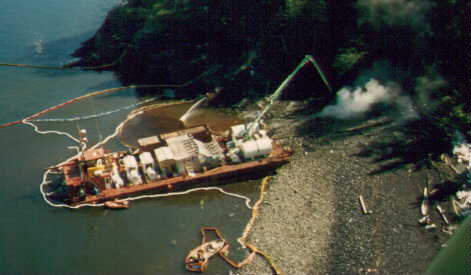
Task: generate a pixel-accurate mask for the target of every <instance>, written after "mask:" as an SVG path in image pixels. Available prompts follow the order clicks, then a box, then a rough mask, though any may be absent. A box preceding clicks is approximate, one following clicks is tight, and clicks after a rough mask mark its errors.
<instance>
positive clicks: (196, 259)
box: [185, 239, 229, 272]
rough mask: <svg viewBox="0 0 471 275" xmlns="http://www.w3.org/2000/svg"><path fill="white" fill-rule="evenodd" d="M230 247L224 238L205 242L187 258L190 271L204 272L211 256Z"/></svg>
mask: <svg viewBox="0 0 471 275" xmlns="http://www.w3.org/2000/svg"><path fill="white" fill-rule="evenodd" d="M228 247H229V244H228V243H227V241H226V240H224V239H218V240H214V241H210V242H205V243H203V244H201V245H200V246H198V247H196V248H195V249H193V250H191V251H190V252H189V253H188V255H187V256H186V258H185V267H186V269H187V270H189V271H195V272H204V271H205V270H206V268H207V266H208V260H209V258H211V257H212V256H214V255H215V254H217V253H220V252H221V253H222V252H224V251H225V250H227V249H228Z"/></svg>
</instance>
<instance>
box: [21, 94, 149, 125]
mask: <svg viewBox="0 0 471 275" xmlns="http://www.w3.org/2000/svg"><path fill="white" fill-rule="evenodd" d="M156 99H157V97H153V98H150V99H147V100H143V101H140V102H138V103H134V104H131V105H128V106H125V107H122V108H119V109H114V110H111V111H107V112H102V113H98V114H95V115H87V116H80V117H71V118H44V119H34V120H29V121H31V122H70V121H78V120H87V119H92V118H98V117H104V116H108V115H112V114H114V113H118V112H121V111H124V110H129V109H131V108H134V107H137V106H140V105H143V104H146V103H149V102H152V101H154V100H156Z"/></svg>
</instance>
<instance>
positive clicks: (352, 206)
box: [231, 102, 448, 275]
mask: <svg viewBox="0 0 471 275" xmlns="http://www.w3.org/2000/svg"><path fill="white" fill-rule="evenodd" d="M302 107H303V104H301V103H299V102H292V103H288V102H284V103H279V104H278V106H275V108H274V109H275V110H274V111H273V112H274V115H273V116H271V117H270V116H269V118H268V119H267V121H266V122H267V124H268V125H269V127H270V128H271V129H272V132H273V134H274V135H275V136H278V137H281V138H282V143H283V144H285V145H289V146H291V147H292V148H293V149H294V151H295V154H294V156H293V157H292V159H291V160H290V162H289V163H288V164H286V165H284V166H283V167H281V168H280V169H278V171H277V174H276V176H274V177H273V178H272V179H271V181H270V186H269V190H268V191H267V194H266V199H265V201H264V203H263V204H262V205H261V209H260V216H259V217H258V219H257V222H256V224H255V227H254V229H253V231H252V232H251V234H250V235H249V242H251V243H253V244H254V245H256V246H257V247H258V248H259V249H260V250H262V251H264V252H266V253H268V254H269V255H271V256H272V258H273V260H274V263H276V265H277V266H278V267H279V268H280V269H281V270H282V272H283V273H284V274H293V275H298V274H299V275H301V274H374V273H376V274H421V273H423V272H424V270H425V269H426V267H427V266H428V264H429V263H430V262H431V261H432V259H433V257H434V256H435V255H436V254H437V252H438V250H439V249H440V247H441V245H442V244H443V243H445V242H446V240H447V238H448V235H446V234H445V233H443V232H441V228H442V225H443V224H442V221H441V220H440V217H439V216H438V214H436V213H435V212H436V211H435V212H434V211H432V212H433V213H432V214H433V221H434V222H435V223H436V224H437V225H438V228H437V230H435V231H433V232H429V231H427V230H425V229H424V228H423V227H420V226H419V225H418V223H417V220H418V219H419V218H420V217H421V215H420V211H419V206H418V203H417V202H418V201H419V199H418V198H419V197H420V195H421V194H422V190H423V187H425V186H427V184H431V183H438V182H439V181H442V180H444V179H445V178H446V176H447V175H446V173H443V171H440V170H437V169H435V168H434V167H429V168H427V167H423V168H420V169H415V167H414V165H413V164H410V163H404V165H400V166H398V167H395V168H394V169H392V168H391V169H386V168H385V167H388V166H386V165H387V164H390V163H392V162H394V161H397V159H388V158H383V159H382V160H378V155H375V154H370V155H368V154H364V152H365V150H366V149H368V150H369V151H371V149H372V148H373V147H374V146H378V145H375V144H376V142H377V141H382V142H384V141H387V140H392V139H394V138H395V137H398V136H401V123H400V122H397V121H393V120H391V119H389V118H387V117H384V116H382V117H376V118H370V119H365V120H361V121H356V122H350V124H348V123H344V122H335V121H329V122H328V123H326V122H325V121H323V120H321V119H312V118H311V119H308V118H307V116H302V115H300V114H299V113H298V112H297V111H298V110H299V109H300V108H302ZM329 124H332V125H329ZM319 125H323V126H319ZM326 125H327V126H326ZM326 128H328V129H327V130H326ZM373 149H374V148H373ZM377 149H378V151H381V150H382V149H384V148H377ZM383 151H384V150H383ZM373 152H374V150H373ZM391 167H393V166H391ZM360 195H362V196H363V197H364V200H365V203H366V206H367V208H368V210H370V211H372V213H371V214H367V215H365V214H363V213H362V210H361V207H360V203H359V200H358V196H360ZM231 272H233V274H244V275H251V274H253V275H255V274H256V275H263V274H272V271H271V270H270V268H269V266H268V265H267V264H266V262H265V261H264V260H263V259H262V258H261V257H257V258H256V260H254V262H253V263H252V264H250V265H247V266H246V267H244V268H243V269H241V270H237V271H231Z"/></svg>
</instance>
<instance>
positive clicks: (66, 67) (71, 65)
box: [0, 47, 129, 71]
mask: <svg viewBox="0 0 471 275" xmlns="http://www.w3.org/2000/svg"><path fill="white" fill-rule="evenodd" d="M128 49H129V47H127V48H126V49H124V51H123V53H121V55H120V56H119V57H118V58H117V59H116V60H115V61H113V62H112V63H110V64H105V65H100V66H96V67H86V66H85V67H80V68H76V67H75V64H78V62H72V63H69V64H65V65H62V66H46V65H31V64H16V63H0V66H3V67H18V68H30V69H47V70H89V71H90V70H101V69H106V68H110V67H113V66H115V65H116V64H118V62H121V60H122V59H123V57H124V56H126V54H127V53H128Z"/></svg>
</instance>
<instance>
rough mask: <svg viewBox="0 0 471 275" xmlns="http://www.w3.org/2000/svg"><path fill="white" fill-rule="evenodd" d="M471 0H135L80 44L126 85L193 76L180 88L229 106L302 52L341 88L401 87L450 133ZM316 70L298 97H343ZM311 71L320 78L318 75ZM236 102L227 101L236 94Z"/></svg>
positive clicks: (458, 122)
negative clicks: (217, 92) (220, 96)
mask: <svg viewBox="0 0 471 275" xmlns="http://www.w3.org/2000/svg"><path fill="white" fill-rule="evenodd" d="M470 6H471V4H470V3H469V2H468V1H464V0H456V1H453V0H449V1H443V0H355V1H352V0H342V1H334V0H331V1H328V0H321V1H315V0H311V1H309V0H259V1H248V0H237V1H235V0H220V1H214V0H213V1H209V0H206V1H202V0H198V1H196V0H179V1H178V0H166V1H164V0H128V1H127V3H126V4H123V5H121V6H119V7H116V8H115V9H114V10H112V11H111V12H110V13H109V15H108V17H107V19H106V20H105V22H104V24H103V26H102V27H101V28H100V29H99V30H98V31H97V33H96V35H95V36H94V37H93V38H91V39H90V40H88V41H86V42H84V44H83V45H82V47H81V48H80V49H78V50H77V51H76V52H75V56H78V57H81V59H82V63H81V65H86V66H95V65H101V64H107V63H113V64H114V66H113V67H111V68H112V70H114V71H115V72H116V73H117V74H118V76H119V77H120V79H121V80H122V81H123V82H124V83H125V84H128V83H172V84H181V83H188V81H191V85H187V86H186V87H185V88H186V89H184V90H183V91H182V92H181V95H184V96H193V95H195V94H198V93H204V92H207V91H211V90H213V89H214V88H215V87H222V88H223V89H224V91H225V94H226V97H227V98H228V99H231V100H229V101H230V102H236V101H237V100H239V99H241V98H243V97H247V96H253V95H256V94H261V93H267V92H271V91H272V90H273V88H274V87H275V86H276V85H278V84H279V83H280V81H281V80H282V79H283V78H284V77H285V76H286V75H287V74H288V73H289V72H290V71H291V70H292V69H293V68H294V67H295V66H296V64H297V63H298V62H299V61H300V60H301V59H302V58H303V56H304V55H306V54H311V55H313V56H314V57H315V58H316V60H317V61H318V63H319V64H320V65H321V67H322V69H323V71H324V72H325V74H326V75H327V77H328V78H329V79H330V81H331V83H332V86H333V87H335V90H339V89H340V88H341V87H344V86H359V87H362V86H363V85H365V84H366V83H367V81H369V80H370V79H376V80H378V81H379V82H380V83H382V84H383V85H388V83H394V85H396V86H397V87H399V90H400V93H401V94H402V95H404V96H407V97H409V98H411V100H412V102H413V105H414V109H415V111H416V112H417V113H418V114H419V115H420V116H421V117H423V118H426V119H427V120H429V121H432V122H433V123H434V124H436V125H439V126H440V127H442V128H443V129H445V130H446V131H451V130H453V129H460V130H461V131H463V132H465V133H466V134H468V135H469V134H471V133H470V132H469V130H470V129H469V128H470V127H469V125H470V123H471V117H470V111H471V100H470V94H469V87H470V84H471V83H470V79H471V77H470V74H469V72H470V68H469V63H470V51H469V50H467V46H468V45H469V44H467V43H468V42H469V37H468V35H469V32H467V29H469V26H470V24H469V23H470V22H469V21H470V16H469V10H470ZM314 72H315V71H314V70H313V71H309V70H308V69H306V70H304V74H301V75H300V76H299V79H298V80H297V82H295V83H294V86H295V87H294V88H292V91H291V93H289V94H290V96H292V97H295V98H316V99H321V100H320V101H319V104H321V105H322V106H323V105H325V104H327V103H328V102H331V101H333V100H334V99H335V96H334V95H333V94H331V93H329V92H328V91H327V89H325V88H324V86H323V84H322V82H321V81H320V78H318V77H317V75H316V74H314ZM313 76H314V77H313ZM229 101H228V102H229Z"/></svg>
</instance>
